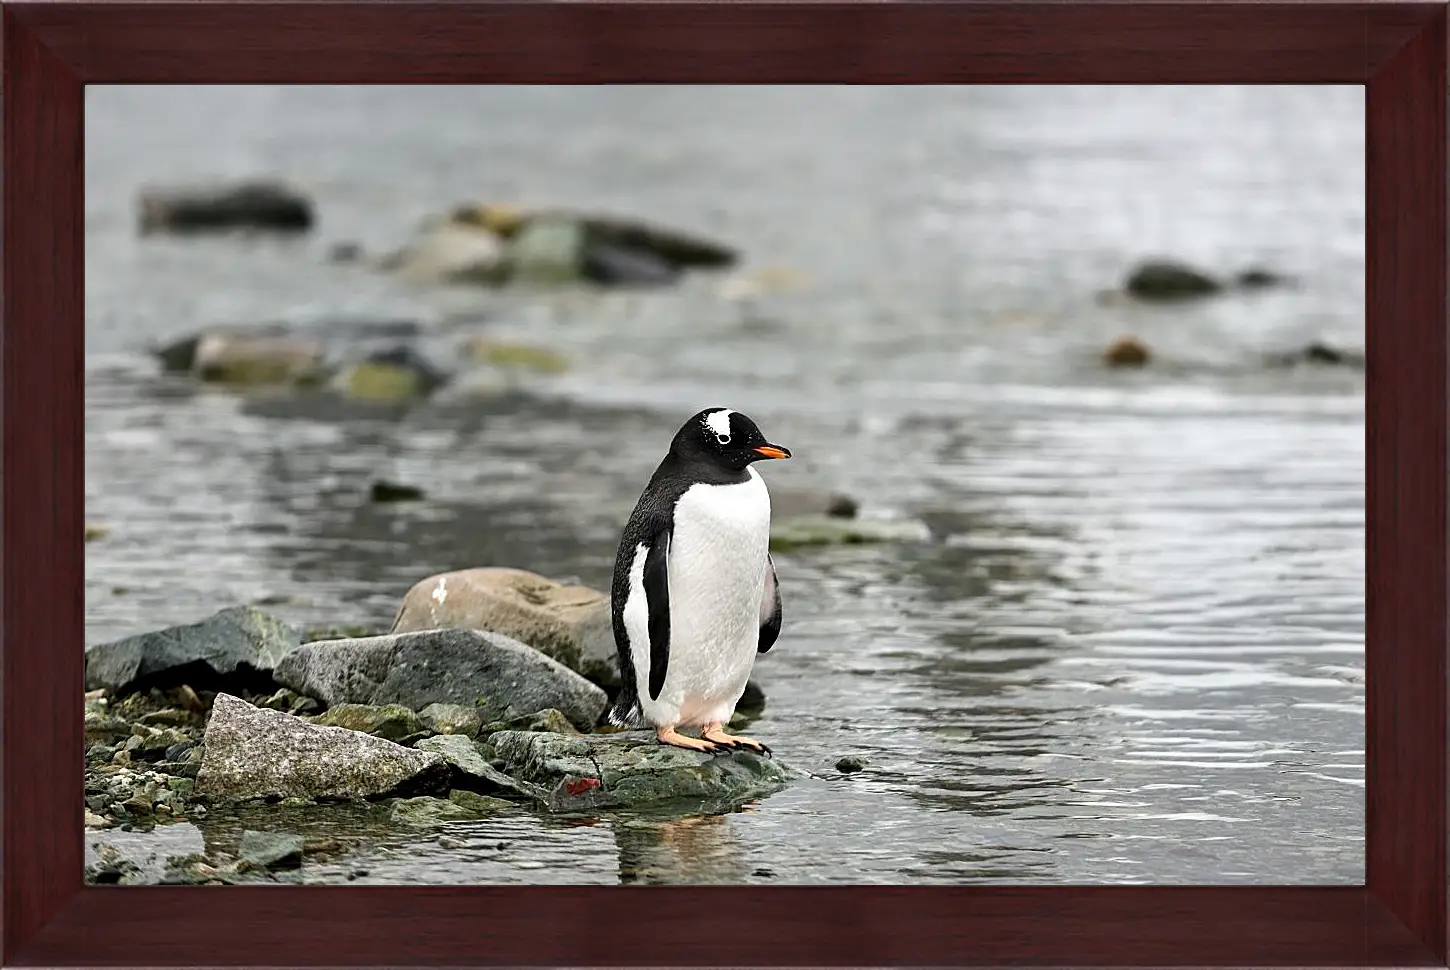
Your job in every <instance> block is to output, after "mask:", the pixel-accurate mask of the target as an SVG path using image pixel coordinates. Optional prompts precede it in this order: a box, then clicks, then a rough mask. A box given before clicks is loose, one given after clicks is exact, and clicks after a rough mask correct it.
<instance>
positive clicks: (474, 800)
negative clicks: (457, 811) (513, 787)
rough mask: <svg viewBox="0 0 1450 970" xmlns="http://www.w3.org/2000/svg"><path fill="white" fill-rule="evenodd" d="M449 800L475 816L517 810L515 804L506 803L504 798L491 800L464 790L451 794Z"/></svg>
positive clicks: (485, 796)
mask: <svg viewBox="0 0 1450 970" xmlns="http://www.w3.org/2000/svg"><path fill="white" fill-rule="evenodd" d="M448 800H449V801H450V802H452V803H453V804H455V805H457V806H459V807H461V808H465V809H467V810H468V811H469V812H471V813H472V814H474V815H492V814H493V813H494V812H502V811H507V810H509V809H512V808H517V806H516V805H514V803H513V802H509V801H505V800H504V799H502V798H489V797H488V796H487V795H480V794H478V793H477V792H471V791H466V790H464V789H458V790H457V791H451V792H449V793H448Z"/></svg>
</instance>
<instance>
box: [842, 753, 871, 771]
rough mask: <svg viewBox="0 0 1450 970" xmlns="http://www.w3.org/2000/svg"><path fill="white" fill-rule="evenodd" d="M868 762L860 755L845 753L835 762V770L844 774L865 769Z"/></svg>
mask: <svg viewBox="0 0 1450 970" xmlns="http://www.w3.org/2000/svg"><path fill="white" fill-rule="evenodd" d="M869 763H870V762H868V761H867V760H866V759H865V758H863V757H861V756H860V755H858V754H848V755H846V757H844V758H842V759H841V760H840V761H837V762H836V770H837V771H839V772H841V773H842V774H844V775H849V774H851V773H852V772H856V771H863V770H865V768H866V765H867V764H869Z"/></svg>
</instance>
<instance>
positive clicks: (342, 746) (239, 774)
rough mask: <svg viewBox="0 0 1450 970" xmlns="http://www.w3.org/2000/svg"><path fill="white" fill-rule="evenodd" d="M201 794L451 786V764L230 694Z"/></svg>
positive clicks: (221, 797)
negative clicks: (309, 722) (251, 702)
mask: <svg viewBox="0 0 1450 970" xmlns="http://www.w3.org/2000/svg"><path fill="white" fill-rule="evenodd" d="M203 744H204V747H205V750H206V754H205V755H204V756H203V758H202V762H201V769H200V771H199V772H198V773H197V776H196V791H197V792H198V793H199V794H202V795H205V796H207V797H208V798H212V799H216V800H218V801H240V800H244V799H249V798H293V797H295V798H307V799H313V800H318V799H356V798H375V797H381V796H386V795H402V794H420V793H422V794H426V793H429V792H436V791H444V790H446V786H447V783H448V777H449V767H448V763H447V762H446V761H444V759H443V758H442V757H441V756H440V755H437V754H434V753H432V752H428V751H414V750H413V749H411V748H405V747H403V746H402V745H398V744H394V743H393V742H391V741H384V740H383V739H382V738H375V737H372V736H371V735H367V734H361V733H359V732H357V731H349V730H348V729H347V728H341V727H324V726H322V725H317V724H308V723H307V722H306V721H303V720H302V719H301V718H297V717H293V716H292V715H291V714H283V713H281V712H280V711H269V710H267V709H266V708H261V707H253V706H252V705H251V704H248V703H247V702H246V701H244V700H241V699H240V698H237V697H233V696H232V695H230V694H218V695H217V696H216V699H215V700H214V701H213V702H212V712H211V720H210V721H208V723H207V726H206V738H205V739H204V741H203Z"/></svg>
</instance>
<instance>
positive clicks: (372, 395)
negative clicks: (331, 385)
mask: <svg viewBox="0 0 1450 970" xmlns="http://www.w3.org/2000/svg"><path fill="white" fill-rule="evenodd" d="M336 387H337V389H338V390H339V391H341V392H342V393H343V394H344V395H346V396H347V397H350V398H353V399H355V400H359V401H380V402H387V401H405V400H407V399H409V398H413V397H421V396H422V395H425V394H427V393H428V392H429V391H430V390H431V388H430V387H429V385H428V381H427V379H426V378H425V377H424V375H423V374H421V373H419V372H418V371H416V370H413V369H412V368H408V367H398V366H396V365H394V364H389V363H385V362H382V361H370V360H365V361H359V362H358V363H356V364H353V365H352V366H351V367H348V368H347V369H346V370H344V371H343V372H342V373H341V374H339V375H338V376H337V379H336Z"/></svg>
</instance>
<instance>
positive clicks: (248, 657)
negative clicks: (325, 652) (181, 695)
mask: <svg viewBox="0 0 1450 970" xmlns="http://www.w3.org/2000/svg"><path fill="white" fill-rule="evenodd" d="M301 642H302V636H301V634H300V633H299V632H298V631H297V630H296V629H294V628H293V627H291V626H289V625H288V624H286V623H283V622H282V621H281V620H278V619H276V618H275V617H273V616H269V615H268V614H266V613H263V612H262V611H261V610H258V609H254V608H252V607H250V606H234V607H232V608H230V609H225V610H222V611H221V612H220V613H217V614H216V615H214V616H210V617H208V618H206V619H205V620H202V621H201V622H199V623H189V624H186V625H184V626H173V627H168V628H166V629H164V630H156V631H154V632H151V633H142V634H139V635H137V636H134V637H127V638H125V639H124V640H113V641H111V642H110V643H98V644H95V645H93V646H91V647H88V648H87V649H86V689H87V690H95V689H97V688H102V687H104V688H105V689H106V690H107V691H108V692H109V693H110V695H111V696H113V697H114V696H118V695H123V694H128V693H132V692H134V691H136V690H138V689H145V688H150V687H153V686H161V687H170V686H176V685H179V684H182V683H186V684H189V685H190V686H192V687H195V688H209V687H222V688H226V687H230V688H232V689H238V690H240V689H241V688H243V687H246V686H256V685H261V684H264V683H267V682H270V676H269V675H270V672H271V671H272V669H273V668H274V667H275V666H276V665H277V663H278V662H280V661H281V660H282V658H284V657H286V656H287V655H288V654H289V653H290V652H291V651H293V650H296V649H297V648H298V646H300V645H301Z"/></svg>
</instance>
